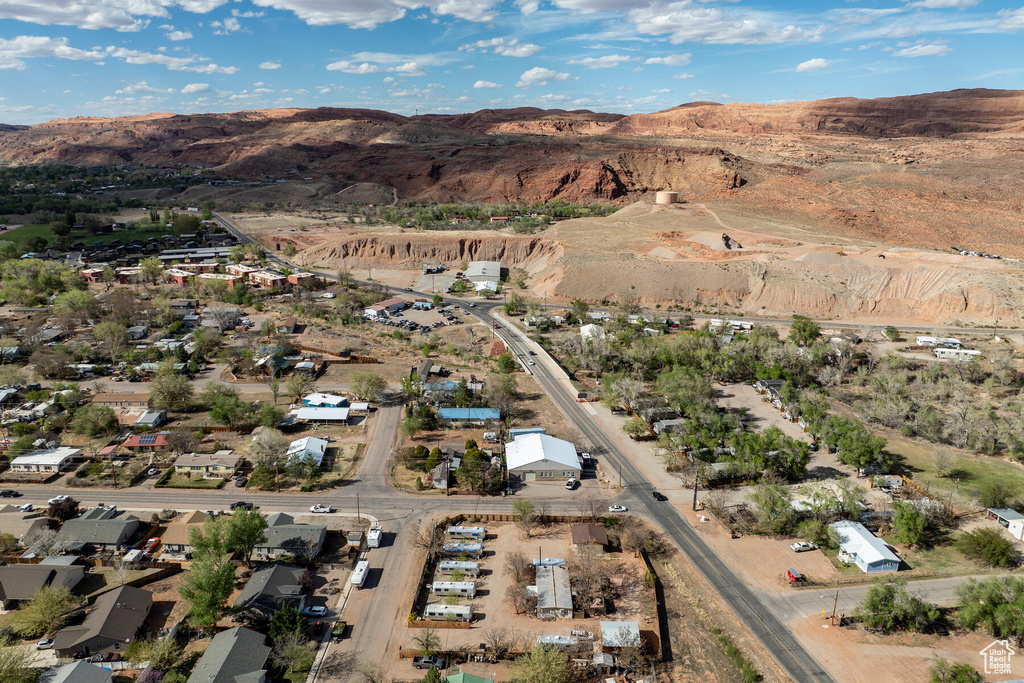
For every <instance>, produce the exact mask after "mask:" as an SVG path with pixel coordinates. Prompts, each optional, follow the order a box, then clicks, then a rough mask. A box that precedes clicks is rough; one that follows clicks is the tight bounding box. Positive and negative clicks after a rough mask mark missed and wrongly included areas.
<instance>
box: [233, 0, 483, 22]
mask: <svg viewBox="0 0 1024 683" xmlns="http://www.w3.org/2000/svg"><path fill="white" fill-rule="evenodd" d="M253 4H256V5H259V6H260V7H273V8H274V9H279V10H283V11H289V12H294V13H295V15H296V16H297V17H298V18H299V19H302V20H303V21H305V22H306V23H307V24H310V25H312V26H334V25H337V24H345V25H346V26H348V27H349V28H375V27H376V26H377V25H378V24H384V23H388V22H391V21H397V20H399V19H401V18H403V17H404V16H405V15H406V12H407V11H408V10H410V9H415V8H418V7H427V8H429V9H430V10H431V11H432V12H433V13H434V14H437V15H451V16H454V17H457V18H459V19H465V20H466V21H476V22H483V21H491V20H493V19H494V18H495V16H496V15H495V13H494V12H493V9H494V7H495V5H497V4H498V0H426V1H425V2H419V1H417V0H362V1H361V2H353V1H351V0H338V1H335V2H325V1H324V0H253Z"/></svg>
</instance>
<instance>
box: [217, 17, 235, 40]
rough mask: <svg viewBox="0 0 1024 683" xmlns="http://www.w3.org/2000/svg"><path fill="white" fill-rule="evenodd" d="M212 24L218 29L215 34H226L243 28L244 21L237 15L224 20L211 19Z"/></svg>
mask: <svg viewBox="0 0 1024 683" xmlns="http://www.w3.org/2000/svg"><path fill="white" fill-rule="evenodd" d="M210 26H211V28H215V29H217V30H216V31H214V32H213V35H215V36H226V35H230V34H232V33H234V32H236V31H239V30H241V28H242V22H240V21H239V20H238V19H236V18H235V17H225V18H224V21H211V22H210Z"/></svg>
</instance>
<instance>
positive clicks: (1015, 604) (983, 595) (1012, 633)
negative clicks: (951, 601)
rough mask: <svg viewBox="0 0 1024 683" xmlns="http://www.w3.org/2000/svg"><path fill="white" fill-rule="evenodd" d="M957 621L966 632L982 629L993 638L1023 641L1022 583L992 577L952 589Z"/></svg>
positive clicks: (1023, 594) (1023, 600)
mask: <svg viewBox="0 0 1024 683" xmlns="http://www.w3.org/2000/svg"><path fill="white" fill-rule="evenodd" d="M954 592H955V593H956V597H957V605H958V606H959V609H958V610H957V621H959V622H960V625H961V626H963V627H964V628H967V629H976V628H983V629H985V630H986V631H987V632H989V633H991V634H992V635H993V636H995V637H997V638H1016V639H1018V640H1020V639H1021V638H1024V619H1021V617H1020V615H1021V614H1024V579H1022V578H1019V577H1016V576H995V577H992V578H990V579H985V580H983V581H978V580H977V579H969V580H968V581H967V582H966V583H962V584H960V585H959V586H957V587H956V588H955V589H954Z"/></svg>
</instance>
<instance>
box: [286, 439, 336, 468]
mask: <svg viewBox="0 0 1024 683" xmlns="http://www.w3.org/2000/svg"><path fill="white" fill-rule="evenodd" d="M326 452H327V439H318V438H316V437H315V436H307V437H304V438H301V439H298V440H296V441H292V443H291V445H290V446H288V464H289V465H294V464H296V463H299V462H302V461H303V460H305V459H306V457H307V456H308V457H310V458H312V459H313V462H315V463H316V466H317V467H320V465H321V464H322V463H323V461H324V453H326Z"/></svg>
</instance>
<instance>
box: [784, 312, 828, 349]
mask: <svg viewBox="0 0 1024 683" xmlns="http://www.w3.org/2000/svg"><path fill="white" fill-rule="evenodd" d="M820 335H821V326H820V325H818V323H816V322H814V321H813V320H811V319H810V318H808V317H805V316H802V315H794V316H793V322H792V323H791V324H790V327H789V340H790V341H792V342H795V343H797V344H799V345H800V346H808V345H809V344H811V342H813V341H814V340H815V339H817V338H818V337H819V336H820Z"/></svg>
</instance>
